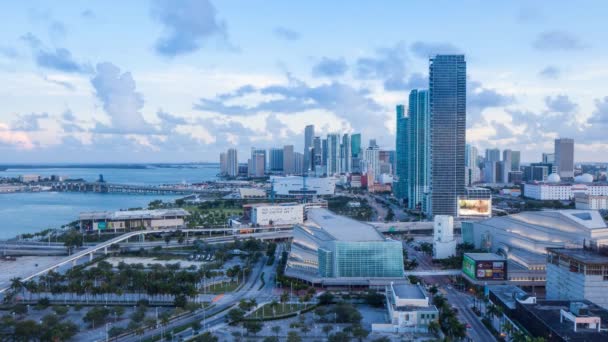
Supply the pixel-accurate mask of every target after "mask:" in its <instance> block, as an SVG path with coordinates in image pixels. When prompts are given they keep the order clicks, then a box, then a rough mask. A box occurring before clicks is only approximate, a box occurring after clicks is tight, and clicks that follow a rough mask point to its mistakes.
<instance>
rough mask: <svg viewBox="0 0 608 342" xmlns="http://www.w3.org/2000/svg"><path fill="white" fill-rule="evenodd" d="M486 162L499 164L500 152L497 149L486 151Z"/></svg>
mask: <svg viewBox="0 0 608 342" xmlns="http://www.w3.org/2000/svg"><path fill="white" fill-rule="evenodd" d="M486 161H487V162H499V161H500V150H499V149H497V148H489V149H486Z"/></svg>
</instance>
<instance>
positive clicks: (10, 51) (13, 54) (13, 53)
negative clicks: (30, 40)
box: [0, 46, 19, 59]
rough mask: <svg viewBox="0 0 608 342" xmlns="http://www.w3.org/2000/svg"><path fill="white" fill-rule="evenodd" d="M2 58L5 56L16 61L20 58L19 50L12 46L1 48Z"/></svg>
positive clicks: (0, 54)
mask: <svg viewBox="0 0 608 342" xmlns="http://www.w3.org/2000/svg"><path fill="white" fill-rule="evenodd" d="M0 56H4V57H5V58H8V59H16V58H17V57H19V53H18V52H17V49H15V48H13V47H10V46H0Z"/></svg>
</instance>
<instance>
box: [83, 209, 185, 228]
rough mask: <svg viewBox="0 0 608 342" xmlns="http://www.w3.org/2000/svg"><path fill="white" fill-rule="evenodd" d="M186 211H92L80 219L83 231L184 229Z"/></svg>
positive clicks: (85, 213) (84, 213)
mask: <svg viewBox="0 0 608 342" xmlns="http://www.w3.org/2000/svg"><path fill="white" fill-rule="evenodd" d="M188 215H190V213H188V212H187V211H186V210H184V209H155V210H124V211H91V212H83V213H80V215H79V217H78V221H79V227H80V230H81V231H98V230H100V231H103V230H114V231H116V230H138V229H163V228H176V229H177V228H184V219H185V218H186V216H188Z"/></svg>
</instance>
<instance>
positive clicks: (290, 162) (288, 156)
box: [283, 145, 306, 175]
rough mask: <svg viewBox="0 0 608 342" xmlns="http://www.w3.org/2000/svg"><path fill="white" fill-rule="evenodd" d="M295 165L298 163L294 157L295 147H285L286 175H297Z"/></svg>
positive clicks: (284, 167) (284, 163)
mask: <svg viewBox="0 0 608 342" xmlns="http://www.w3.org/2000/svg"><path fill="white" fill-rule="evenodd" d="M295 163H296V162H295V157H294V151H293V145H285V146H283V173H284V174H286V175H292V174H294V173H296V168H295ZM303 166H304V165H303ZM302 170H303V168H302ZM303 171H306V170H303Z"/></svg>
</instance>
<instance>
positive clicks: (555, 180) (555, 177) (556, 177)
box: [547, 173, 562, 183]
mask: <svg viewBox="0 0 608 342" xmlns="http://www.w3.org/2000/svg"><path fill="white" fill-rule="evenodd" d="M561 180H562V179H561V178H560V177H559V175H558V174H557V173H552V174H550V175H549V177H547V182H548V183H559V182H561Z"/></svg>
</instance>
